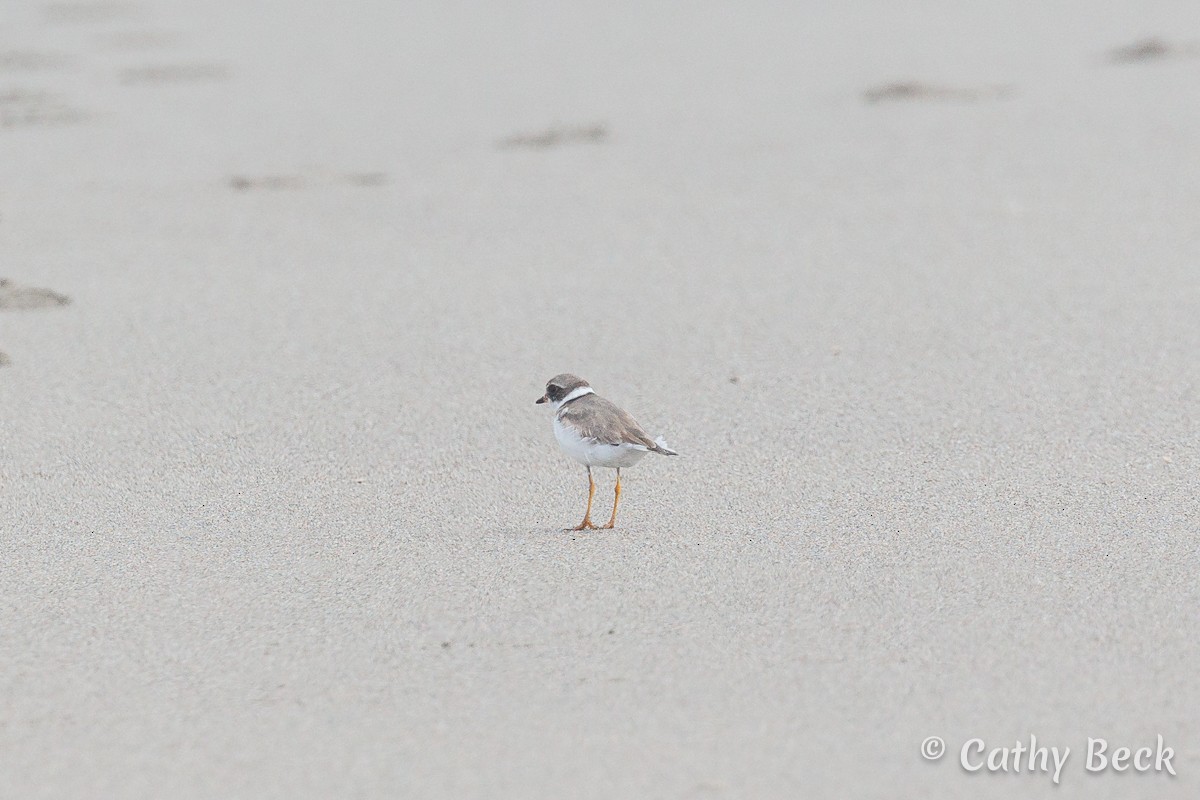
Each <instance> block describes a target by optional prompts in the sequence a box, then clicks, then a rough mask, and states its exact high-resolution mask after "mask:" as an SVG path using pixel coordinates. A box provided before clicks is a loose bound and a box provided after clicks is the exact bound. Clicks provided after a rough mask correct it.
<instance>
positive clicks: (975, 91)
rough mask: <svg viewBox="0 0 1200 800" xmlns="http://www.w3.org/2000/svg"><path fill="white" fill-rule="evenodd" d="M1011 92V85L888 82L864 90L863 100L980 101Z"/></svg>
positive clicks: (1001, 96) (993, 98)
mask: <svg viewBox="0 0 1200 800" xmlns="http://www.w3.org/2000/svg"><path fill="white" fill-rule="evenodd" d="M1011 94H1012V87H1010V86H982V87H976V88H964V87H954V86H936V85H931V84H928V83H919V82H917V81H906V82H899V83H888V84H884V85H883V86H876V87H875V88H873V89H868V90H866V91H865V92H863V100H865V101H867V102H868V103H886V102H892V101H908V102H916V101H924V102H944V103H978V102H980V101H983V100H1000V99H1002V98H1005V97H1008V96H1009V95H1011Z"/></svg>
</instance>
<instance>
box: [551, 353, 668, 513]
mask: <svg viewBox="0 0 1200 800" xmlns="http://www.w3.org/2000/svg"><path fill="white" fill-rule="evenodd" d="M536 402H537V403H553V404H554V411H555V414H554V438H556V439H558V446H559V447H561V448H562V449H563V452H564V453H566V454H567V455H569V456H570V457H571V458H573V459H575V460H576V461H578V462H579V463H580V464H583V465H584V466H585V467H587V476H588V500H587V511H585V512H584V514H583V522H581V523H579V524H578V525H576V526H575V527H574V528H568V529H567V530H571V531H582V530H588V529H595V528H596V527H597V526H596V525H593V524H592V498H594V497H595V496H596V481H595V480H594V479H593V478H592V467H608V468H609V469H615V470H616V471H617V488H616V490H615V491H614V493H613V510H612V516H611V517H609V519H608V524H607V525H601V526H599V527H601V528H612V527H613V526H614V525H616V524H617V505H618V504H619V503H620V502H621V470H622V468H624V467H632V466H633V465H634V464H636V463H637V462H639V461H641V460H642V456H644V455H646V453H658V454H659V455H664V456H677V455H679V454H678V453H676V452H675V451H674V450H672V449H671V448H669V447H667V443H666V442H664V441H663V438H662V437H661V436H660V437H658V438H657V439H651V438H650V437H649V435H647V434H646V432H645V431H644V430H642V426H641V425H638V423H637V420H635V419H634V418H633V417H631V416H629V413H628V412H627V411H625V410H624V409H622V408H620V407H619V406H617V405H615V404H613V403H611V402H609V401H608V400H605V399H604V398H603V397H601V396H600V395H598V394H596V392H595V391H593V390H592V387H591V386H590V385H588V382H587V381H585V380H584V379H583V378H580V377H578V376H576V375H571V374H569V373H566V372H564V373H563V374H561V375H555V376H554V377H553V378H551V379H550V381H549V383H547V384H546V393H545V394H544V395H542V396H541V397H539V398H538V399H537V401H536Z"/></svg>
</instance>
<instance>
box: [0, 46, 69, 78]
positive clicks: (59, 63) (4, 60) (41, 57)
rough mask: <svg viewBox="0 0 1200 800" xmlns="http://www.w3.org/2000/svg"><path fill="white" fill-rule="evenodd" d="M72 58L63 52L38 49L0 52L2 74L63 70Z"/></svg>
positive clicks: (0, 73)
mask: <svg viewBox="0 0 1200 800" xmlns="http://www.w3.org/2000/svg"><path fill="white" fill-rule="evenodd" d="M70 63H71V59H70V58H68V57H67V56H65V55H63V54H61V53H43V52H39V51H37V50H6V51H4V52H0V75H2V74H5V73H10V72H52V71H56V70H61V69H63V68H65V67H67V66H68V65H69V64H70Z"/></svg>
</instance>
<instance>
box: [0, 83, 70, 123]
mask: <svg viewBox="0 0 1200 800" xmlns="http://www.w3.org/2000/svg"><path fill="white" fill-rule="evenodd" d="M86 117H87V113H86V112H84V111H83V110H81V109H78V108H75V107H74V106H72V105H71V104H70V103H68V102H67V101H66V100H65V99H63V98H62V97H61V96H60V95H56V94H53V93H51V92H43V91H38V90H30V89H10V90H8V91H0V130H2V129H5V128H26V127H33V126H44V125H70V124H73V123H76V122H80V121H82V120H83V119H85V118H86Z"/></svg>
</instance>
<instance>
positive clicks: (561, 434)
mask: <svg viewBox="0 0 1200 800" xmlns="http://www.w3.org/2000/svg"><path fill="white" fill-rule="evenodd" d="M554 438H555V439H558V446H559V447H561V448H562V449H563V452H564V453H566V454H567V455H569V456H570V457H571V458H573V459H575V460H576V461H578V462H579V463H580V464H584V465H586V466H589V467H608V468H610V469H613V468H616V467H632V466H633V465H634V464H636V463H637V462H639V461H641V460H642V456H644V455H646V453H648V452H650V451H648V450H647V449H646V448H645V447H644V446H642V445H637V444H619V445H615V446H614V445H611V444H600V443H598V442H595V441H592V440H591V439H583V438H581V437H580V436H578V435H577V434H576V433H575V429H574V428H572V427H571V426H569V425H564V424H562V423H561V422H559V421H558V419H555V420H554Z"/></svg>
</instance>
